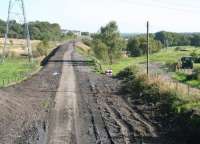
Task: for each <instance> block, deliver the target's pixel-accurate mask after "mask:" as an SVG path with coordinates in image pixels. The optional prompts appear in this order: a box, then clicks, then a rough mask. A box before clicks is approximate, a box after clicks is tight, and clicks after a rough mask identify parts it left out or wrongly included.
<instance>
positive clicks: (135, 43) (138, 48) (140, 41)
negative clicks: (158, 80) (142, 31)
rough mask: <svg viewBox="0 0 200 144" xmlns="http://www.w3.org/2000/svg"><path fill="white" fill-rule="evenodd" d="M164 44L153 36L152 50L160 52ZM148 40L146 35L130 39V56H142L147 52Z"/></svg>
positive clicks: (128, 47) (128, 49)
mask: <svg viewBox="0 0 200 144" xmlns="http://www.w3.org/2000/svg"><path fill="white" fill-rule="evenodd" d="M162 47H163V46H162V44H161V42H160V41H157V40H155V39H153V38H150V48H151V50H150V52H151V53H155V52H159V51H160V50H161V49H162ZM146 48H147V42H146V38H145V37H144V36H139V37H133V38H130V39H129V40H128V44H127V49H126V50H127V51H128V52H129V55H130V56H142V55H144V54H145V53H146Z"/></svg>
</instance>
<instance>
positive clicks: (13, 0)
mask: <svg viewBox="0 0 200 144" xmlns="http://www.w3.org/2000/svg"><path fill="white" fill-rule="evenodd" d="M16 3H18V5H15V4H16ZM14 6H19V8H20V10H21V13H17V14H18V15H21V16H22V17H23V23H24V30H25V35H26V36H25V39H26V48H27V51H28V58H29V62H32V61H33V56H32V48H31V43H30V33H29V25H28V22H27V19H26V12H25V5H24V0H10V1H9V7H8V18H7V24H6V33H5V40H4V47H3V52H2V62H4V60H5V58H6V55H7V54H6V53H8V52H9V51H8V50H7V46H8V34H9V29H10V21H11V18H10V17H11V14H12V13H13V14H16V13H15V12H13V11H12V10H13V9H14Z"/></svg>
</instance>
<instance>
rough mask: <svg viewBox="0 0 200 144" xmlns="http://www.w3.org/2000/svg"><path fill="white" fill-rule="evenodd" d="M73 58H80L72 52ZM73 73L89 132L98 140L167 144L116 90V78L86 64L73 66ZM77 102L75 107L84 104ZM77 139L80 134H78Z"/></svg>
mask: <svg viewBox="0 0 200 144" xmlns="http://www.w3.org/2000/svg"><path fill="white" fill-rule="evenodd" d="M73 59H74V60H75V59H76V60H77V59H78V60H82V61H84V59H83V58H82V57H81V56H79V55H78V54H76V53H74V54H73ZM74 69H75V73H76V77H77V85H78V87H79V90H78V91H79V93H80V95H79V96H80V97H79V98H81V99H82V102H81V103H82V104H81V105H82V106H83V105H84V106H86V109H85V110H84V114H85V115H87V116H88V118H89V121H90V122H91V127H90V128H91V129H90V130H89V129H87V128H86V127H85V128H86V129H85V130H86V131H87V130H88V131H89V133H88V134H89V135H90V136H92V137H93V139H92V140H93V141H95V142H92V141H90V142H89V141H87V143H100V144H137V143H141V142H143V143H148V144H168V143H169V144H171V143H172V142H168V141H167V140H166V138H165V137H163V136H161V135H160V133H161V132H160V131H159V130H157V126H156V125H155V124H154V123H151V121H150V120H148V118H146V117H145V116H144V115H143V114H142V113H138V112H137V109H136V110H134V109H133V108H132V107H130V106H129V104H127V103H126V101H125V100H124V99H123V96H122V95H120V94H119V93H118V90H119V87H120V85H121V83H120V81H118V80H115V79H112V78H108V77H105V76H101V75H97V74H95V73H94V72H92V71H91V69H89V68H88V67H87V66H76V67H75V68H74ZM81 105H79V110H83V109H84V108H82V107H81ZM80 139H81V137H80Z"/></svg>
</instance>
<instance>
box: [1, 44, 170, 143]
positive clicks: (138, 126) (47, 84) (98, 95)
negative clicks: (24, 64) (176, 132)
mask: <svg viewBox="0 0 200 144" xmlns="http://www.w3.org/2000/svg"><path fill="white" fill-rule="evenodd" d="M120 86H121V82H120V81H119V80H117V79H112V78H109V77H106V76H102V75H97V74H95V73H94V72H92V70H91V69H90V67H89V66H88V61H85V60H84V58H82V57H81V56H80V55H79V54H77V53H76V52H75V51H74V48H73V42H69V43H66V44H64V45H63V46H60V47H59V48H58V49H57V51H56V52H55V53H54V55H52V57H51V58H50V59H49V60H48V63H47V64H46V65H45V66H44V67H43V69H42V70H41V71H40V72H39V73H38V74H36V75H34V76H33V77H32V78H30V79H28V80H26V81H24V82H22V83H21V84H19V85H15V86H11V87H8V88H5V89H1V90H0V112H1V115H0V144H47V143H48V144H137V143H142V142H143V143H145V144H173V143H174V142H173V141H170V142H169V140H166V137H165V136H164V135H163V134H161V132H160V131H159V130H158V129H157V128H158V126H157V125H156V124H155V123H152V122H151V121H150V120H148V119H147V118H146V117H145V116H144V115H143V114H142V113H141V112H140V113H139V112H137V111H136V110H135V109H134V108H133V107H131V106H130V105H128V104H127V103H126V101H124V99H123V96H122V95H121V94H120V93H119V92H118V90H119V88H120Z"/></svg>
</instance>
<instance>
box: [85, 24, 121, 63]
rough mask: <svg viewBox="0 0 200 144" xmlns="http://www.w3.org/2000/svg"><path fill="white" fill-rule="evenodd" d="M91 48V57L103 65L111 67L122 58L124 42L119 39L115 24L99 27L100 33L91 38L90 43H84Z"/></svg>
mask: <svg viewBox="0 0 200 144" xmlns="http://www.w3.org/2000/svg"><path fill="white" fill-rule="evenodd" d="M86 42H87V44H89V45H90V46H91V47H92V52H93V55H94V56H95V57H96V58H97V59H99V60H101V61H102V62H103V63H106V64H109V65H112V64H113V63H114V62H115V61H116V60H117V59H119V58H121V56H122V49H123V48H125V40H124V39H123V38H122V37H121V35H120V32H119V30H118V26H117V24H116V22H114V21H112V22H110V23H108V24H107V25H106V26H104V27H101V29H100V31H99V32H98V33H96V34H94V35H93V36H92V41H91V42H89V41H88V40H87V41H86Z"/></svg>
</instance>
